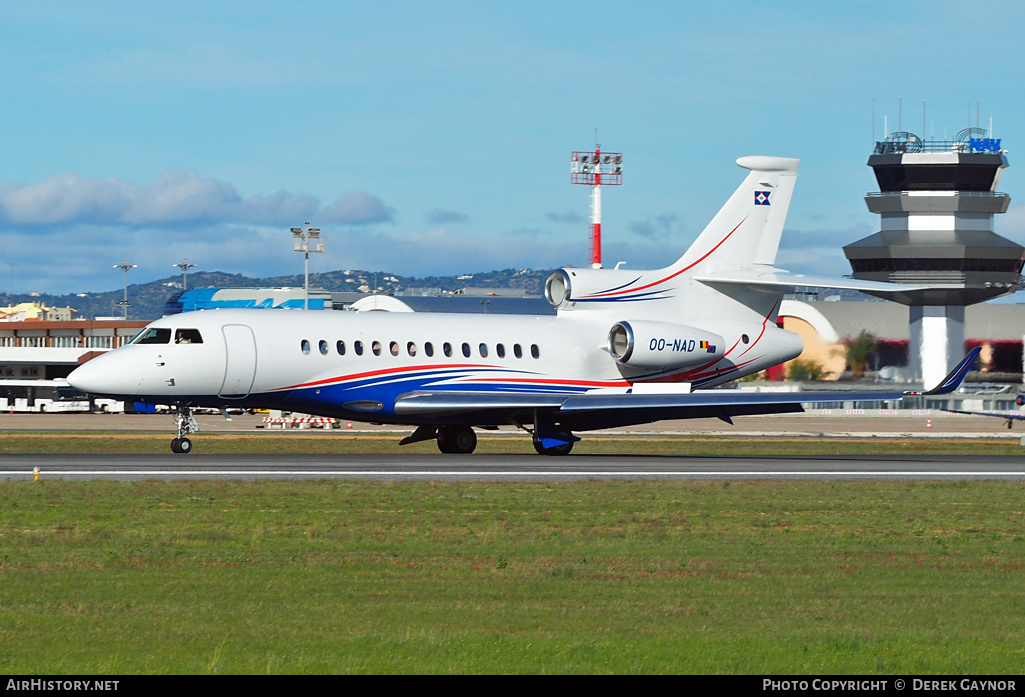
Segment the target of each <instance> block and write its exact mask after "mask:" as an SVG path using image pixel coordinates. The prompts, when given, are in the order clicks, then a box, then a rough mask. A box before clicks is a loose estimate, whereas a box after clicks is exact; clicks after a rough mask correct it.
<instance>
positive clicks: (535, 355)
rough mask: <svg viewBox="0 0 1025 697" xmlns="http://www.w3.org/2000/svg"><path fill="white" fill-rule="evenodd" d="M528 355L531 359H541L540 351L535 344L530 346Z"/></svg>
mask: <svg viewBox="0 0 1025 697" xmlns="http://www.w3.org/2000/svg"><path fill="white" fill-rule="evenodd" d="M530 355H531V356H532V357H533V358H540V357H541V349H539V348H538V347H537V344H531V345H530Z"/></svg>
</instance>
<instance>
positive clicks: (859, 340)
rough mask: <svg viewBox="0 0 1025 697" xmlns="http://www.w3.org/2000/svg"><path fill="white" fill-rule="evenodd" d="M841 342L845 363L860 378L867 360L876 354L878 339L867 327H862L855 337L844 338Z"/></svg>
mask: <svg viewBox="0 0 1025 697" xmlns="http://www.w3.org/2000/svg"><path fill="white" fill-rule="evenodd" d="M842 343H843V346H844V352H845V354H846V360H847V365H848V366H850V368H851V372H853V373H854V375H855V376H856V377H859V378H860V377H861V376H862V375H864V374H865V370H866V369H868V367H869V361H871V359H872V356H874V355H876V351H877V350H878V345H877V344H878V341H877V340H876V336H875V334H873V333H872V332H870V331H868V330H867V329H862V330H861V332H860V333H859V334H858V336H857V337H855V338H853V339H844V340H843V342H842Z"/></svg>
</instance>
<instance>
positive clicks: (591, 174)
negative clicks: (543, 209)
mask: <svg viewBox="0 0 1025 697" xmlns="http://www.w3.org/2000/svg"><path fill="white" fill-rule="evenodd" d="M622 164H623V153H621V152H607V153H605V154H604V155H603V154H602V151H601V146H600V145H595V147H594V151H593V152H584V151H577V152H574V153H573V155H572V157H571V159H570V175H571V178H570V181H571V182H572V183H574V184H588V185H590V186H591V267H592V268H595V269H600V268H601V267H602V266H601V185H602V184H608V185H610V186H619V185H621V184H622V183H623V167H622ZM602 165H605V167H604V169H603V168H602Z"/></svg>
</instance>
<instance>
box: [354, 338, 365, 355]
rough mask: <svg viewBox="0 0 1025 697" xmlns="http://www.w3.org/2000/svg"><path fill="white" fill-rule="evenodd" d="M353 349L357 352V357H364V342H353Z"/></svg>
mask: <svg viewBox="0 0 1025 697" xmlns="http://www.w3.org/2000/svg"><path fill="white" fill-rule="evenodd" d="M352 348H353V350H354V351H355V352H356V355H357V356H362V355H363V342H362V341H353V342H352Z"/></svg>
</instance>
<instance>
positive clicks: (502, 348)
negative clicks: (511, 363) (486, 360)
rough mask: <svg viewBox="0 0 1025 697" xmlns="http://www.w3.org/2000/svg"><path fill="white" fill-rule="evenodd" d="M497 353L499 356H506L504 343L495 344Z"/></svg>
mask: <svg viewBox="0 0 1025 697" xmlns="http://www.w3.org/2000/svg"><path fill="white" fill-rule="evenodd" d="M495 353H497V354H498V357H499V358H505V345H504V344H496V345H495Z"/></svg>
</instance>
